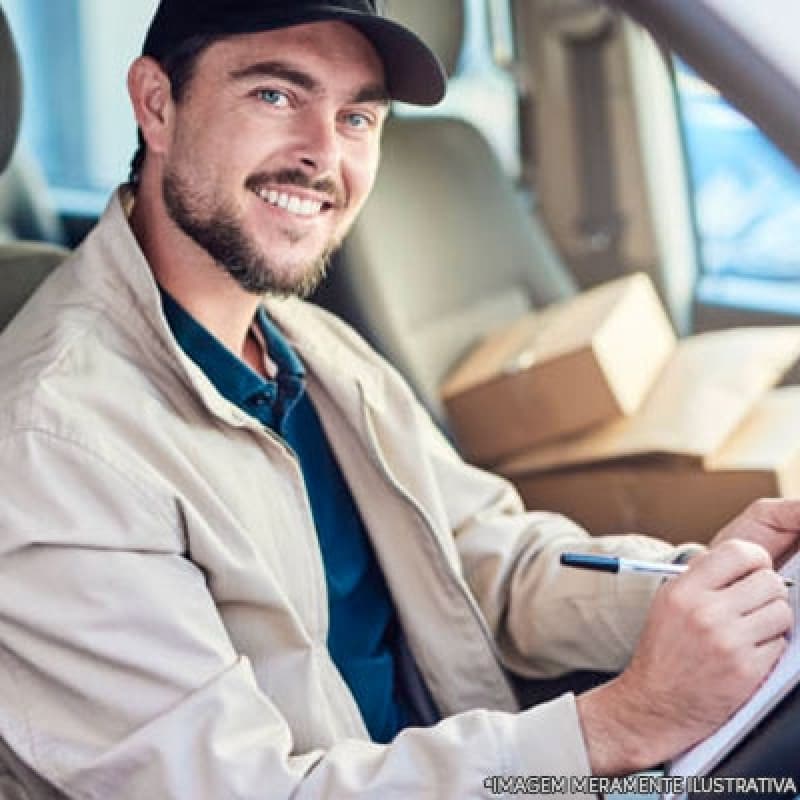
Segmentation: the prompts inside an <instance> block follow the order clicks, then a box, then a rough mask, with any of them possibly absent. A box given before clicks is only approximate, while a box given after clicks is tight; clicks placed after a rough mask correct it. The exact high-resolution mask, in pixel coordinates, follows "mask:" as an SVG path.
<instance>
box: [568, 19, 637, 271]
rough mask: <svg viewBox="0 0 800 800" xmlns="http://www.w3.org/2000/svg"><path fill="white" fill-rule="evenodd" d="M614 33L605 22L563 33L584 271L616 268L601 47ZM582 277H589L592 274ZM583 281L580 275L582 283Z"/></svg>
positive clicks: (616, 222) (616, 218)
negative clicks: (588, 30)
mask: <svg viewBox="0 0 800 800" xmlns="http://www.w3.org/2000/svg"><path fill="white" fill-rule="evenodd" d="M615 34H616V24H615V21H614V19H613V18H612V17H609V18H608V20H607V21H606V22H605V24H603V25H601V26H600V27H598V28H596V29H595V30H592V31H591V32H587V33H585V34H581V35H575V34H574V33H565V34H563V40H564V44H565V46H566V51H567V58H568V63H569V70H570V80H571V83H572V93H571V94H572V101H573V113H574V119H575V125H576V137H575V140H576V145H577V156H578V162H579V163H578V174H579V177H580V187H579V192H580V196H581V208H580V212H579V216H578V219H577V220H576V225H577V229H578V233H579V235H580V236H581V239H582V241H583V244H584V247H585V250H586V253H587V255H586V259H585V261H584V266H585V268H587V271H588V272H592V273H594V272H597V273H598V274H599V275H602V276H603V277H608V276H610V275H614V274H616V273H618V272H619V264H620V262H621V259H620V257H619V245H620V239H621V236H622V232H623V228H624V224H625V220H624V217H623V215H622V213H621V211H620V208H619V202H618V198H617V189H616V180H615V178H616V166H615V158H614V142H613V136H612V130H611V120H610V118H609V113H608V75H607V70H606V51H607V48H608V47H609V45H610V44H611V42H612V41H613V38H614V36H615ZM582 278H584V279H587V280H588V282H590V283H591V282H593V280H592V276H591V275H584V276H582ZM583 282H584V281H583V280H581V283H583Z"/></svg>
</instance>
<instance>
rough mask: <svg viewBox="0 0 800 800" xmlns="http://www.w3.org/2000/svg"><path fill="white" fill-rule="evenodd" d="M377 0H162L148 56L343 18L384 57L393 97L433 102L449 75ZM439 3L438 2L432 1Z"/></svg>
mask: <svg viewBox="0 0 800 800" xmlns="http://www.w3.org/2000/svg"><path fill="white" fill-rule="evenodd" d="M375 2H376V0H322V1H321V0H161V2H160V3H159V6H158V9H157V11H156V14H155V17H153V21H152V22H151V23H150V29H149V30H148V32H147V37H146V38H145V42H144V47H143V49H142V55H145V56H151V57H153V58H155V59H156V60H160V59H162V58H163V57H165V56H167V55H169V53H170V52H171V51H173V50H174V49H175V48H176V47H177V46H178V45H180V44H181V43H182V42H184V41H186V40H187V39H189V38H191V37H193V36H198V35H200V36H204V35H205V36H209V35H222V36H225V35H233V34H237V33H257V32H260V31H269V30H275V29H277V28H288V27H290V26H292V25H302V24H304V23H308V22H321V21H325V20H339V21H341V22H347V23H349V24H350V25H353V26H354V27H355V28H357V29H358V30H359V31H360V32H361V33H362V34H363V35H364V36H366V38H367V39H369V41H370V42H371V43H372V45H373V47H374V48H375V50H376V51H377V52H378V55H380V57H381V59H382V60H383V65H384V69H385V71H386V85H387V89H388V92H389V96H390V97H391V98H392V99H393V100H400V101H402V102H404V103H414V104H416V105H422V106H432V105H435V104H436V103H438V102H439V101H440V100H441V99H442V98H443V97H444V93H445V86H446V82H447V78H446V77H445V73H444V70H443V69H442V66H441V64H440V63H439V60H438V59H437V58H436V56H435V55H434V53H433V52H432V51H431V50H430V48H429V47H428V46H427V45H426V44H425V43H424V42H423V41H422V40H421V39H420V38H419V37H418V36H417V35H416V34H415V33H413V32H412V31H410V30H409V29H408V28H406V27H404V26H402V25H400V24H399V23H397V22H394V21H392V20H390V19H387V18H386V17H383V16H381V15H380V14H379V13H378V11H377V9H376V5H375ZM431 2H435V0H431Z"/></svg>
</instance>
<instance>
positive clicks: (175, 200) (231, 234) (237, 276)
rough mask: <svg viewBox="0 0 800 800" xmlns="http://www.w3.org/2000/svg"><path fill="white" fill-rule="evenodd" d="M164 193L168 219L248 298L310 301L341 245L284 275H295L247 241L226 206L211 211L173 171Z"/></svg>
mask: <svg viewBox="0 0 800 800" xmlns="http://www.w3.org/2000/svg"><path fill="white" fill-rule="evenodd" d="M162 193H163V197H164V205H165V207H166V209H167V214H169V217H170V219H171V220H172V221H173V222H174V223H175V225H176V226H177V227H178V228H179V229H180V230H181V231H183V233H185V234H186V235H187V236H188V237H189V238H190V239H191V240H192V241H194V242H195V243H196V244H197V245H199V246H200V247H201V248H203V250H205V251H206V252H207V253H208V254H209V256H211V258H212V260H213V261H214V263H215V264H217V266H219V267H220V269H222V270H223V271H224V272H226V273H227V274H228V275H230V276H231V277H232V278H233V279H234V280H235V281H236V283H238V284H239V286H241V288H242V289H244V290H245V291H246V292H248V293H250V294H254V295H259V296H261V295H265V294H271V295H275V296H278V297H288V296H295V297H301V298H306V297H308V296H309V295H311V294H312V293H313V292H314V290H315V289H316V288H317V286H319V284H320V282H321V281H322V280H323V279H324V278H325V275H326V274H327V271H328V266H329V264H330V260H331V257H332V255H333V253H334V252H335V251H336V249H337V248H338V246H339V244H340V242H333V243H331V244H330V245H329V246H328V247H326V248H325V250H324V251H323V252H322V253H320V255H319V256H317V258H316V259H314V260H313V261H312V262H311V263H309V264H308V265H306V266H305V267H304V268H303V269H300V270H284V271H283V272H284V273H291V274H282V271H281V270H280V269H279V268H278V267H277V265H275V264H273V263H271V262H270V260H269V257H268V256H267V255H265V254H264V253H262V252H261V251H260V250H259V249H258V247H257V246H256V245H255V243H254V242H253V241H252V239H250V238H249V237H248V236H247V234H246V233H245V232H244V230H243V229H242V226H241V224H240V222H239V220H238V219H237V218H236V214H235V213H234V212H233V211H232V210H231V209H230V208H228V207H226V206H225V205H224V204H217V205H216V206H214V207H212V208H208V205H209V204H208V202H207V201H206V200H205V199H203V198H201V197H199V196H198V195H197V194H196V193H194V192H192V190H191V189H190V188H189V187H188V186H186V184H185V183H184V182H183V181H182V180H181V179H180V178H179V177H178V176H177V175H176V174H175V173H172V172H167V173H165V174H164V179H163V183H162ZM204 207H205V208H204ZM299 238H300V237H298V238H297V241H299Z"/></svg>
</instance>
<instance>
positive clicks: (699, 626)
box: [577, 503, 800, 775]
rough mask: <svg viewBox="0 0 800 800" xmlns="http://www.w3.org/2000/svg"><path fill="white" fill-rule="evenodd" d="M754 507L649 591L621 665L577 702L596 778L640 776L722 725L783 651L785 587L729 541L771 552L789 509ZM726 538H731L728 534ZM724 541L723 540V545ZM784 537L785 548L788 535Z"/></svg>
mask: <svg viewBox="0 0 800 800" xmlns="http://www.w3.org/2000/svg"><path fill="white" fill-rule="evenodd" d="M779 505H782V506H784V507H785V508H786V510H785V511H784V510H783V509H781V510H779V511H777V512H776V513H775V514H773V513H772V509H773V508H774V509H777V508H778V506H777V505H775V506H773V507H769V510H765V507H764V506H763V505H761V504H756V505H754V506H752V507H751V509H750V510H748V512H747V513H745V514H744V515H742V517H739V518H738V519H737V520H736V521H735V522H734V523H731V525H730V526H728V529H725V531H723V532H722V533H721V534H720V541H719V542H716V543H715V546H714V547H713V548H712V549H711V550H710V551H709V552H707V553H704V554H702V555H699V556H697V557H696V558H694V559H693V560H692V562H691V566H690V568H689V570H688V571H687V572H686V573H685V574H684V575H681V576H680V577H678V578H676V579H674V580H670V581H667V582H666V583H665V584H664V585H663V586H662V587H661V588H660V589H659V590H658V592H657V593H656V596H655V598H654V600H653V605H652V607H651V610H650V615H649V617H648V621H647V624H646V626H645V629H644V632H643V634H642V637H641V639H640V641H639V645H638V647H637V649H636V652H635V654H634V656H633V659H632V661H631V663H630V665H629V667H628V668H627V669H626V670H625V672H623V673H622V675H620V676H619V677H618V678H616V679H615V680H613V681H612V682H610V683H608V684H606V685H604V686H601V687H598V688H597V689H594V690H592V691H591V692H587V693H586V694H583V695H581V696H580V697H578V701H577V702H578V711H579V714H580V717H581V723H582V725H583V730H584V735H585V738H586V742H587V747H588V750H589V757H590V761H591V764H592V771H593V773H594V774H596V775H616V774H625V773H629V772H633V771H636V770H639V769H646V768H648V767H651V766H653V765H656V764H659V763H661V762H663V761H665V760H667V759H669V758H672V757H674V756H675V755H677V754H678V753H680V752H682V751H683V750H685V749H686V748H688V747H690V746H691V745H693V744H694V743H696V742H697V741H699V740H701V739H704V738H705V737H707V736H708V735H710V734H711V733H713V732H714V731H715V730H716V729H717V728H718V727H720V725H722V724H723V723H724V722H725V721H726V720H727V719H728V718H729V717H730V716H731V715H732V714H733V713H734V712H735V711H736V710H737V709H738V708H739V707H740V706H741V705H742V704H743V703H744V702H745V701H746V700H747V699H748V698H749V697H750V696H751V695H752V694H753V692H754V691H755V690H756V688H757V687H758V686H759V684H760V683H761V682H762V681H763V680H764V678H765V677H766V676H767V674H768V673H769V672H770V670H771V669H772V668H773V666H774V665H775V663H776V661H777V660H778V658H779V657H780V656H781V654H782V653H783V651H784V649H785V648H786V639H785V634H786V632H787V631H788V630H789V629H790V627H791V625H792V612H791V608H790V606H789V604H788V601H787V598H788V593H787V589H786V587H785V585H784V583H783V581H782V580H781V578H780V577H779V576H778V575H777V574H776V573H775V572H774V571H773V570H772V562H771V559H770V555H769V553H768V552H767V551H766V550H765V549H764V548H763V547H761V546H759V545H756V544H753V543H752V542H744V541H741V540H740V539H738V538H736V534H737V532H739V531H741V533H744V534H746V535H748V538H750V539H753V538H754V536H753V534H757V535H758V536H763V537H765V538H764V541H767V542H768V543H769V544H772V545H773V547H774V549H773V552H777V553H779V554H780V553H782V552H784V551H783V549H781V547H780V546H779V545H777V544H776V542H777V541H778V540H777V538H775V539H773V538H771V537H778V535H779V534H778V533H776V530H777V528H776V526H779V527H784V526H786V527H788V525H789V524H790V520H791V519H796V520H798V521H800V503H794V504H792V505H793V508H792V509H791V511H789V510H788V504H779ZM731 532H732V533H731ZM729 536H731V537H733V538H730V539H728V537H729ZM785 538H786V539H787V540H788V544H787V548H786V549H788V548H789V547H791V545H792V543H793V542H794V538H793V537H791V536H788V537H785Z"/></svg>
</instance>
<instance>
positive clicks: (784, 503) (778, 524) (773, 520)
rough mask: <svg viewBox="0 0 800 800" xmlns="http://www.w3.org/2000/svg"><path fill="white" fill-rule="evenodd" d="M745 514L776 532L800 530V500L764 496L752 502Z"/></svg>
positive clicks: (795, 531)
mask: <svg viewBox="0 0 800 800" xmlns="http://www.w3.org/2000/svg"><path fill="white" fill-rule="evenodd" d="M744 516H745V517H747V518H749V519H752V520H753V521H754V522H760V523H762V524H764V525H766V526H768V527H769V528H771V529H772V530H773V531H775V532H776V533H797V532H798V531H800V500H798V499H788V498H787V499H781V498H773V497H764V498H762V499H761V500H756V501H755V502H753V503H751V504H750V505H749V506H748V508H747V510H746V511H745V512H744Z"/></svg>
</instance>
